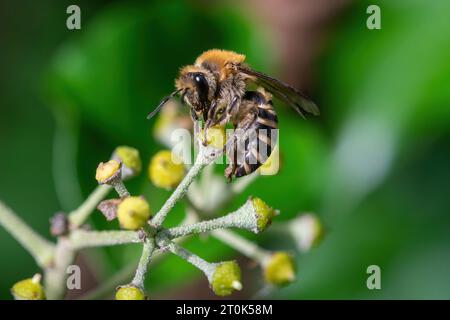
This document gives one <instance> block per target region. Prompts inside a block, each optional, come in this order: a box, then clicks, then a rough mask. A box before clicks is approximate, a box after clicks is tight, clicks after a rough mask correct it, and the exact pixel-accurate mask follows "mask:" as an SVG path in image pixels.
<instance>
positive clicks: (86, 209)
mask: <svg viewBox="0 0 450 320" xmlns="http://www.w3.org/2000/svg"><path fill="white" fill-rule="evenodd" d="M110 190H111V186H109V185H99V186H97V188H95V189H94V191H92V193H91V194H90V195H89V196H88V197H87V199H86V200H85V201H84V202H83V203H82V204H81V205H80V206H79V207H78V208H77V209H76V210H74V211H72V212H71V213H69V222H70V224H71V226H72V227H73V228H78V227H79V226H81V225H82V224H83V223H84V222H85V221H86V220H87V219H88V218H89V216H90V215H91V213H92V212H93V211H94V210H95V208H96V207H97V205H98V204H99V203H100V201H102V200H103V199H104V198H105V197H106V196H107V195H108V193H109V191H110Z"/></svg>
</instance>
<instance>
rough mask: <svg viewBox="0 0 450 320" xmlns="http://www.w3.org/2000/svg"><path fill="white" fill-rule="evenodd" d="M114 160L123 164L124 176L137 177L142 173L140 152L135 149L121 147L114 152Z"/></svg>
mask: <svg viewBox="0 0 450 320" xmlns="http://www.w3.org/2000/svg"><path fill="white" fill-rule="evenodd" d="M113 159H114V160H117V161H119V162H122V164H123V168H122V170H123V171H124V174H123V175H124V176H135V175H138V174H139V173H141V171H142V162H141V158H140V156H139V151H138V150H137V149H135V148H132V147H128V146H119V147H117V148H116V150H114V153H113ZM125 173H126V174H125Z"/></svg>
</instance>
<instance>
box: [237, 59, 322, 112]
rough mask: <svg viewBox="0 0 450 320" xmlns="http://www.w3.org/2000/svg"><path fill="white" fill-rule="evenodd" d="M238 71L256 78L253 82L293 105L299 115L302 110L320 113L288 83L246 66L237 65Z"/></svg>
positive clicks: (313, 104) (312, 103)
mask: <svg viewBox="0 0 450 320" xmlns="http://www.w3.org/2000/svg"><path fill="white" fill-rule="evenodd" d="M238 69H239V71H240V72H242V73H245V74H247V75H250V76H253V77H255V78H256V80H255V83H256V84H257V85H260V86H262V87H264V88H265V89H267V90H268V91H270V92H271V93H272V94H273V95H274V96H276V97H277V98H278V99H280V100H282V101H283V102H284V103H286V104H288V105H290V106H291V107H293V108H294V109H295V110H296V111H297V112H298V113H300V115H301V116H303V113H302V110H304V111H306V112H309V113H311V114H313V115H315V116H317V115H319V114H320V111H319V108H318V107H317V106H316V104H315V103H314V102H312V101H311V100H310V99H308V98H307V97H306V96H304V95H303V94H302V93H300V92H299V91H298V90H296V89H294V88H293V87H291V86H290V85H288V84H285V83H283V82H281V81H280V80H277V79H275V78H272V77H270V76H268V75H266V74H264V73H261V72H258V71H255V70H252V69H250V68H248V67H247V66H243V65H241V66H239V67H238Z"/></svg>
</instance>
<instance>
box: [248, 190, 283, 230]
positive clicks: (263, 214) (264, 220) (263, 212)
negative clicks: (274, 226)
mask: <svg viewBox="0 0 450 320" xmlns="http://www.w3.org/2000/svg"><path fill="white" fill-rule="evenodd" d="M252 203H253V208H255V211H256V219H257V222H256V224H257V226H258V231H263V230H265V229H266V228H267V227H268V226H269V225H270V224H271V223H272V218H273V217H274V216H275V215H276V214H277V211H276V210H274V209H273V208H271V207H269V206H268V205H267V203H265V202H264V201H262V200H261V199H260V198H253V199H252Z"/></svg>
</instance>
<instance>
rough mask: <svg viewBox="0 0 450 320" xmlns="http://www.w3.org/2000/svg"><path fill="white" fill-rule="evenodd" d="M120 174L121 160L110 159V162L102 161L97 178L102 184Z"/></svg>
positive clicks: (96, 174)
mask: <svg viewBox="0 0 450 320" xmlns="http://www.w3.org/2000/svg"><path fill="white" fill-rule="evenodd" d="M119 174H120V162H117V161H116V160H109V161H108V162H100V164H99V165H98V167H97V172H96V173H95V179H96V180H97V181H98V183H100V184H105V183H108V182H109V181H111V180H113V179H115V178H116V177H117V176H118V175H119Z"/></svg>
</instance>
